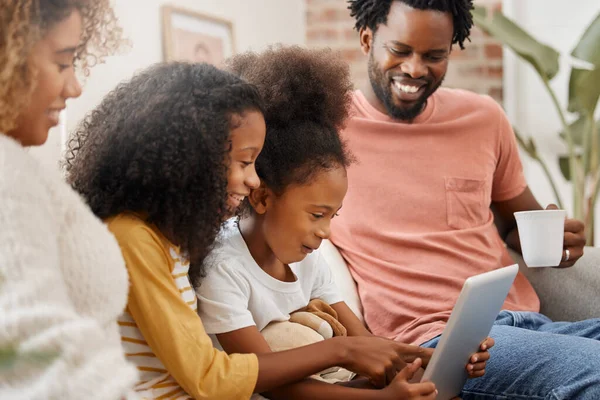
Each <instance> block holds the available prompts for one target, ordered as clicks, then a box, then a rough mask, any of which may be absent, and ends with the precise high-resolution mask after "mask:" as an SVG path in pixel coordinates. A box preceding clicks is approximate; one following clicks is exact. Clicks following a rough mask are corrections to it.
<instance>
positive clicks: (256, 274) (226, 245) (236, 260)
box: [196, 219, 343, 334]
mask: <svg viewBox="0 0 600 400" xmlns="http://www.w3.org/2000/svg"><path fill="white" fill-rule="evenodd" d="M206 263H207V264H206V265H207V271H208V273H207V276H206V277H205V278H204V279H202V281H201V284H200V287H199V288H198V289H197V290H196V292H197V294H198V299H199V308H198V313H199V314H200V318H201V319H202V323H203V324H204V327H205V329H206V332H207V333H209V334H219V333H226V332H231V331H234V330H237V329H241V328H246V327H248V326H256V327H257V328H258V330H259V331H261V330H262V329H263V328H264V327H266V326H267V325H268V324H269V323H271V322H273V321H287V320H289V318H290V313H292V312H294V311H296V310H298V309H300V308H302V307H306V306H307V305H308V303H309V301H310V300H312V299H321V300H323V301H324V302H326V303H328V304H335V303H339V302H340V301H343V299H342V296H341V294H340V293H339V292H338V289H337V287H336V286H335V282H334V280H333V276H332V274H331V271H330V269H329V267H328V266H327V264H326V263H325V260H324V258H323V257H321V255H320V253H319V250H316V251H314V252H313V253H311V254H309V255H308V256H307V257H306V258H305V259H304V260H302V261H300V262H298V263H294V264H290V269H291V270H292V272H293V273H294V275H295V276H296V281H295V282H283V281H280V280H277V279H275V278H273V277H272V276H270V275H269V274H267V273H266V272H265V271H263V270H262V269H261V268H260V267H259V266H258V264H256V262H255V261H254V259H253V258H252V255H251V254H250V251H249V250H248V247H247V246H246V242H245V241H244V238H243V237H242V235H241V233H240V231H239V229H238V227H237V223H236V222H235V220H233V219H231V220H229V221H228V222H227V223H226V224H225V226H224V228H223V229H222V231H221V233H220V235H219V238H218V239H217V244H216V246H215V249H214V250H213V251H212V253H211V255H210V256H209V257H208V258H207V261H206Z"/></svg>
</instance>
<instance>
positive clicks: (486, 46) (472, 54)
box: [306, 0, 502, 102]
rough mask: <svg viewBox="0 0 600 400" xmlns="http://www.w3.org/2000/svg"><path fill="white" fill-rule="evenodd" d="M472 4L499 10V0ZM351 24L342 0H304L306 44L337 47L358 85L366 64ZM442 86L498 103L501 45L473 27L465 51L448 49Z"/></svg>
mask: <svg viewBox="0 0 600 400" xmlns="http://www.w3.org/2000/svg"><path fill="white" fill-rule="evenodd" d="M475 4H478V5H484V6H486V7H488V8H490V9H499V8H500V7H501V5H502V0H475ZM353 26H354V20H353V19H352V18H351V17H350V13H349V10H348V9H347V3H346V0H306V28H307V29H306V42H307V45H308V46H309V47H331V48H332V49H336V50H339V51H340V52H341V54H342V57H344V59H346V61H347V62H348V63H349V64H350V70H351V73H352V78H353V80H354V83H355V85H356V86H357V87H360V86H361V85H362V84H364V83H365V82H366V81H367V80H368V76H367V67H366V60H365V57H364V56H363V54H362V52H361V50H360V48H359V43H358V33H357V32H356V31H355V30H353V29H352V27H353ZM444 85H445V86H447V87H457V88H463V89H468V90H472V91H475V92H477V93H485V94H489V95H490V96H492V97H493V98H495V99H496V100H497V101H499V102H502V46H501V45H500V44H499V43H498V42H496V41H495V40H494V39H492V38H491V37H489V36H488V35H486V34H484V33H483V32H481V31H480V30H479V29H477V28H474V29H473V30H472V31H471V42H467V43H466V44H465V50H462V51H461V50H460V48H458V47H456V48H455V49H454V51H453V52H452V55H451V60H450V64H449V67H448V73H447V75H446V79H445V81H444Z"/></svg>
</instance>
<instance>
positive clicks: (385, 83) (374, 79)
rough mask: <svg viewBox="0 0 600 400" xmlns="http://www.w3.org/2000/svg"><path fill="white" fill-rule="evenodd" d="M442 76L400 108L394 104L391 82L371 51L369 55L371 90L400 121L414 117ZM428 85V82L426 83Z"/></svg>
mask: <svg viewBox="0 0 600 400" xmlns="http://www.w3.org/2000/svg"><path fill="white" fill-rule="evenodd" d="M443 80H444V78H443V77H442V79H441V80H440V81H439V82H438V83H437V84H435V86H433V87H431V88H426V89H425V90H426V91H425V93H423V95H422V96H421V97H420V98H419V99H418V100H417V101H416V102H415V104H414V105H412V106H411V107H409V108H400V107H398V106H397V105H396V104H394V100H393V96H394V94H393V93H392V88H391V84H390V82H389V80H388V79H386V78H385V77H384V76H383V72H381V68H380V67H379V64H377V62H376V61H375V59H374V58H373V52H371V54H370V55H369V81H370V82H371V88H373V92H374V93H375V96H377V98H378V99H379V101H381V102H382V103H383V105H384V107H385V109H386V110H387V114H388V115H389V116H390V117H392V118H394V119H398V120H401V121H412V120H413V119H415V118H416V117H417V116H418V115H419V114H421V112H422V111H423V109H424V108H425V104H426V103H427V99H428V98H429V96H431V95H432V94H433V93H434V92H435V91H436V90H437V89H438V88H439V87H440V86H441V84H442V82H443ZM428 86H429V84H428Z"/></svg>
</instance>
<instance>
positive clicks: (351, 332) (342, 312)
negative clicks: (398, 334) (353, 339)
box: [331, 301, 373, 336]
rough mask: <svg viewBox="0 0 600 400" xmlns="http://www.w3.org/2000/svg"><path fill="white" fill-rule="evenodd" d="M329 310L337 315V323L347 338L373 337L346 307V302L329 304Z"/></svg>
mask: <svg viewBox="0 0 600 400" xmlns="http://www.w3.org/2000/svg"><path fill="white" fill-rule="evenodd" d="M331 308H333V309H334V310H335V312H336V313H337V316H338V321H340V323H341V324H342V325H344V328H346V330H347V331H348V336H373V334H372V333H371V332H369V331H368V330H367V328H365V326H364V325H363V323H362V322H360V320H359V319H358V317H357V316H356V315H355V314H354V312H353V311H352V310H351V309H350V307H348V305H347V304H346V302H344V301H340V302H339V303H335V304H331Z"/></svg>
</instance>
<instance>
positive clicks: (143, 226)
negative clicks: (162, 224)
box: [107, 213, 258, 400]
mask: <svg viewBox="0 0 600 400" xmlns="http://www.w3.org/2000/svg"><path fill="white" fill-rule="evenodd" d="M107 223H108V227H109V229H110V230H111V231H112V232H113V234H114V235H115V236H116V238H117V241H118V242H119V245H120V246H121V250H122V252H123V257H124V258H125V262H126V264H127V269H128V271H129V277H130V281H131V288H130V293H129V299H128V304H127V309H126V311H125V312H124V313H123V315H122V316H121V317H120V318H119V326H120V329H121V336H122V343H123V347H124V350H125V353H126V354H127V356H128V359H129V360H130V361H131V362H133V363H135V364H136V365H137V367H138V370H139V371H140V375H141V381H140V382H139V383H138V385H137V386H136V390H137V391H138V392H139V394H140V395H141V396H142V397H143V398H146V399H169V400H171V399H173V400H174V399H190V398H195V399H248V398H250V396H251V395H252V392H253V390H254V387H255V385H256V379H257V377H258V360H257V358H256V356H255V355H253V354H245V355H240V354H233V355H227V354H226V353H224V352H220V351H218V350H216V349H214V348H213V346H212V342H211V339H210V338H209V336H208V335H207V334H206V332H205V330H204V327H203V326H202V321H201V320H200V317H199V316H198V314H197V298H196V294H195V292H194V290H193V288H192V286H191V284H190V281H189V278H188V270H189V263H188V262H187V260H186V259H185V258H184V257H182V255H181V254H180V252H179V249H178V248H177V247H176V246H174V245H173V244H171V243H170V242H169V241H168V240H167V239H166V238H165V237H164V236H163V235H162V234H161V233H160V231H159V230H158V229H157V228H156V227H155V226H153V225H151V224H149V223H147V222H146V221H144V219H143V218H142V217H140V216H139V215H137V214H132V213H124V214H120V215H118V216H116V217H113V218H111V219H109V220H108V221H107Z"/></svg>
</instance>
